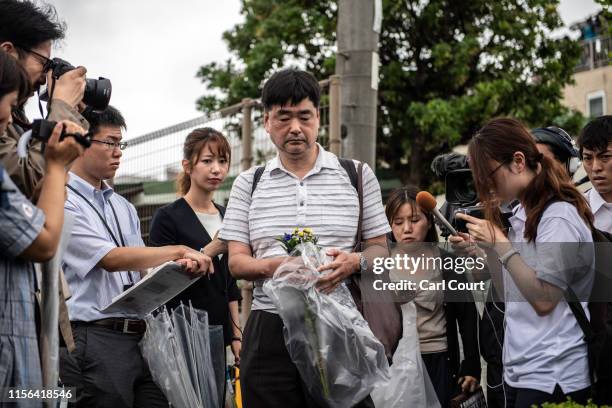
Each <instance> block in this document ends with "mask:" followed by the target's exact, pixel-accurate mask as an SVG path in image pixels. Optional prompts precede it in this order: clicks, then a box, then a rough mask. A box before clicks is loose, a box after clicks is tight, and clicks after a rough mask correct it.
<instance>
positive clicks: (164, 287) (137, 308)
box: [101, 262, 201, 317]
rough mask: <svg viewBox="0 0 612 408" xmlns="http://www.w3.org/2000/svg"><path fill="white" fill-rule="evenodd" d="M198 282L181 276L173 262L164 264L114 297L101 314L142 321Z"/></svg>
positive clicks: (187, 276) (180, 271)
mask: <svg viewBox="0 0 612 408" xmlns="http://www.w3.org/2000/svg"><path fill="white" fill-rule="evenodd" d="M200 278H201V276H199V277H197V278H192V275H190V274H188V273H186V272H184V271H183V267H182V266H181V265H179V264H177V263H176V262H166V263H164V264H162V265H160V266H158V267H157V268H155V269H153V270H152V271H151V272H149V273H148V274H147V275H145V277H144V278H142V279H141V280H140V281H138V282H137V283H136V284H135V285H134V286H132V287H131V288H129V289H128V290H126V291H125V292H123V293H121V294H120V295H118V296H115V298H113V301H112V302H111V303H110V304H109V305H108V306H106V307H105V308H104V309H102V310H101V312H102V313H115V312H122V313H130V314H136V315H138V316H139V317H144V316H145V315H147V314H149V313H151V312H152V311H154V310H155V309H157V308H159V307H160V306H162V305H164V304H165V303H167V302H168V301H169V300H171V299H172V298H174V297H175V296H176V295H178V294H179V293H181V292H182V291H184V290H185V289H187V288H188V287H189V286H191V285H193V284H194V283H196V282H197V281H198V280H199V279H200Z"/></svg>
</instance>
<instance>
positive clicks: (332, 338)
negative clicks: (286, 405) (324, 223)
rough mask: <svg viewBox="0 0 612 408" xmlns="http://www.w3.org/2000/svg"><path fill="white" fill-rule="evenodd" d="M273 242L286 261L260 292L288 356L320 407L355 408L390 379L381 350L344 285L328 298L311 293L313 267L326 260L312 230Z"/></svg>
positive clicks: (315, 278) (314, 277)
mask: <svg viewBox="0 0 612 408" xmlns="http://www.w3.org/2000/svg"><path fill="white" fill-rule="evenodd" d="M278 241H279V242H281V244H282V245H283V247H284V248H285V250H286V251H287V253H288V255H289V257H288V258H287V260H286V261H285V262H284V263H283V264H281V266H280V267H279V268H278V269H277V270H276V272H275V273H274V277H273V278H272V279H270V280H268V281H266V282H265V283H264V286H263V290H264V292H265V293H266V294H267V295H268V296H269V297H270V299H272V301H273V302H274V304H275V305H276V308H277V310H278V312H279V315H280V317H281V318H282V320H283V324H284V329H283V331H284V337H285V343H286V345H287V350H288V351H289V355H290V356H291V359H292V361H293V362H294V364H295V365H296V366H297V368H298V371H299V372H300V376H301V377H302V380H303V381H304V382H305V383H306V384H307V387H308V391H309V393H310V394H311V395H312V396H313V397H314V398H315V399H316V400H318V401H319V403H320V404H321V405H323V406H329V407H347V406H353V405H356V404H357V403H359V402H360V401H361V400H363V399H364V398H365V397H366V396H367V395H369V394H370V392H371V391H372V390H373V389H374V388H375V387H376V386H378V385H380V384H382V383H384V382H385V381H386V380H387V379H388V378H389V377H388V363H387V359H386V356H385V351H384V347H383V345H382V344H381V343H380V342H379V341H378V340H377V339H376V337H375V336H374V335H373V334H372V331H371V330H370V328H369V326H368V324H367V323H366V321H365V320H364V319H363V317H362V316H361V314H360V313H359V312H358V310H357V308H356V306H355V304H354V302H353V299H352V297H351V295H350V293H349V291H348V289H347V288H346V286H344V285H340V286H339V287H338V288H337V289H336V290H335V291H334V292H333V293H331V294H330V295H325V294H323V293H321V292H319V291H318V290H317V289H316V288H315V284H316V283H317V281H318V279H319V278H320V277H321V275H322V273H320V272H318V271H317V268H318V267H320V266H322V265H324V264H325V263H327V262H328V261H327V260H326V255H325V252H324V250H323V249H322V248H320V247H319V246H317V241H318V239H317V237H316V236H315V235H314V234H313V232H312V230H310V229H309V228H304V229H302V230H300V229H299V228H296V229H294V230H293V232H292V233H291V234H284V235H283V236H282V237H279V238H278ZM323 273H325V272H323Z"/></svg>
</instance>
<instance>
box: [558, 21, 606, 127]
mask: <svg viewBox="0 0 612 408" xmlns="http://www.w3.org/2000/svg"><path fill="white" fill-rule="evenodd" d="M570 28H571V29H572V30H579V31H580V43H581V46H582V56H581V58H580V61H579V63H578V65H577V66H576V69H575V74H574V81H575V83H574V84H573V85H568V86H566V87H565V89H564V90H563V103H564V104H565V106H567V107H569V108H572V109H575V110H577V111H579V112H581V113H582V114H583V115H585V116H586V117H587V118H591V117H597V116H601V115H608V114H611V113H612V65H610V56H611V55H612V54H611V51H612V38H611V37H610V32H609V30H608V24H607V21H606V19H605V17H604V15H603V13H602V12H599V13H597V14H594V15H592V16H590V17H589V18H587V19H585V20H584V21H581V22H579V23H576V24H573V25H572V26H571V27H570Z"/></svg>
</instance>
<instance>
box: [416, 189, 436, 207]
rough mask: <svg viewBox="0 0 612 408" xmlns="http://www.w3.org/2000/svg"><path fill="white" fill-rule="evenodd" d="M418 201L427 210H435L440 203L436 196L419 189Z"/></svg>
mask: <svg viewBox="0 0 612 408" xmlns="http://www.w3.org/2000/svg"><path fill="white" fill-rule="evenodd" d="M416 202H417V204H418V205H419V207H421V208H422V209H424V210H425V211H433V210H434V209H435V208H436V206H437V205H438V202H437V201H436V198H435V197H434V196H433V195H431V193H429V192H427V191H419V193H418V194H417V196H416Z"/></svg>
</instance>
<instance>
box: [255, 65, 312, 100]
mask: <svg viewBox="0 0 612 408" xmlns="http://www.w3.org/2000/svg"><path fill="white" fill-rule="evenodd" d="M306 98H308V99H309V100H310V101H311V102H312V104H313V105H314V106H315V108H317V109H318V108H319V102H320V100H321V87H320V86H319V83H318V82H317V80H316V79H315V77H314V76H313V75H312V74H310V73H309V72H306V71H302V70H299V69H296V68H289V69H283V70H282V71H278V72H276V73H274V74H273V75H272V76H271V77H270V78H269V79H268V80H267V81H266V83H265V84H264V87H263V90H262V92H261V102H262V103H263V105H264V108H265V110H266V111H269V110H270V109H272V107H273V106H275V105H280V106H285V105H287V104H290V105H297V104H298V103H300V102H302V101H303V100H304V99H306Z"/></svg>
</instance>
